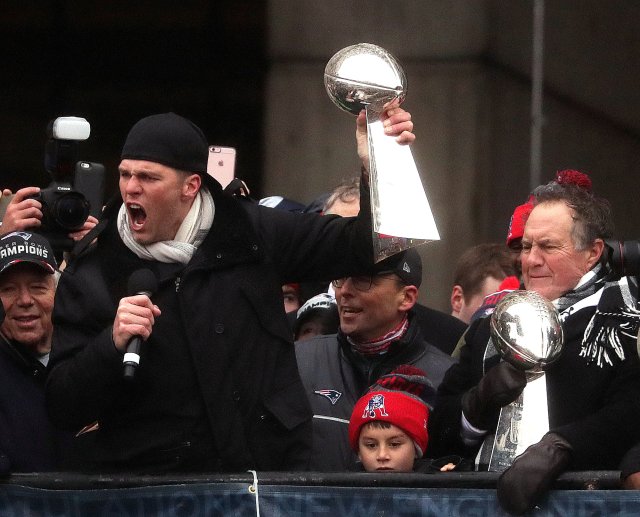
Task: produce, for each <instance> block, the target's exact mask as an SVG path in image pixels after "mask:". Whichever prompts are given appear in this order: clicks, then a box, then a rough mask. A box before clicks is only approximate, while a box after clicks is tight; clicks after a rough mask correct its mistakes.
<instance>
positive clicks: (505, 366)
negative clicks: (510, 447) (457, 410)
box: [462, 361, 527, 431]
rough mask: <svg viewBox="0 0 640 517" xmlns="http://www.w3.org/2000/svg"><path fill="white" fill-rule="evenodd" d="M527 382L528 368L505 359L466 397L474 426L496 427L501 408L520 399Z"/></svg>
mask: <svg viewBox="0 0 640 517" xmlns="http://www.w3.org/2000/svg"><path fill="white" fill-rule="evenodd" d="M526 384H527V375H526V373H525V372H524V371H522V370H518V369H517V368H516V367H515V366H511V365H510V364H509V363H507V362H505V361H501V362H500V363H498V364H497V365H496V366H494V367H493V368H491V370H489V371H488V372H487V373H485V374H484V377H482V379H480V382H479V383H478V384H477V385H476V386H475V387H473V388H471V389H470V390H469V391H467V392H466V393H465V394H464V395H463V396H462V412H463V413H464V416H465V418H466V419H467V420H468V422H469V423H470V424H471V425H472V426H474V427H477V428H478V429H482V430H485V431H486V430H489V429H491V428H492V427H493V426H495V423H496V420H497V419H498V413H499V412H500V408H501V407H502V406H506V405H507V404H509V403H510V402H513V401H514V400H516V399H517V398H518V395H520V393H522V390H523V389H524V387H525V386H526Z"/></svg>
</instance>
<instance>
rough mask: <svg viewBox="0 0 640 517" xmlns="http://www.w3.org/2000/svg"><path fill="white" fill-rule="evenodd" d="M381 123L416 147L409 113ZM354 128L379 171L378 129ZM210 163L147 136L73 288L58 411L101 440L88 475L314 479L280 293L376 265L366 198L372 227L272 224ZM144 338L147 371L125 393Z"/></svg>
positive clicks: (157, 127)
mask: <svg viewBox="0 0 640 517" xmlns="http://www.w3.org/2000/svg"><path fill="white" fill-rule="evenodd" d="M383 118H384V120H385V126H386V127H387V128H388V129H387V133H388V134H390V135H392V136H395V137H396V138H397V140H398V141H399V142H401V143H410V142H412V141H413V139H414V135H413V133H412V132H411V131H412V129H413V124H412V122H411V116H410V115H409V113H407V112H405V111H404V110H402V109H400V108H397V107H390V108H388V109H387V110H386V112H385V114H384V117H383ZM356 126H357V131H356V136H357V143H358V153H359V155H360V158H361V159H362V161H363V164H364V167H365V168H366V167H367V166H368V156H367V134H366V121H365V117H364V114H361V115H360V116H359V117H358V119H357V123H356ZM207 155H208V146H207V140H206V139H205V137H204V136H203V134H202V132H201V131H200V129H199V128H198V127H197V126H195V125H194V124H193V123H192V122H190V121H189V120H187V119H184V118H182V117H180V116H178V115H175V114H173V113H165V114H161V115H153V116H150V117H146V118H144V119H142V120H140V121H139V122H137V123H136V124H135V125H134V126H133V128H132V129H131V131H130V132H129V135H128V136H127V139H126V141H125V144H124V147H123V149H122V156H121V157H122V161H121V163H120V166H119V174H120V181H119V186H120V195H121V199H117V200H114V201H112V202H110V203H109V204H108V205H107V207H106V208H105V210H104V213H103V217H102V220H101V221H100V223H99V224H98V226H97V227H96V228H95V230H94V231H93V232H91V233H90V234H89V235H87V237H86V238H85V239H84V241H83V242H81V243H80V245H79V249H77V250H76V257H75V258H74V259H72V260H71V261H70V263H69V265H68V266H67V268H66V269H65V271H64V273H63V276H62V278H61V280H60V284H59V287H58V292H57V297H56V302H55V308H54V323H55V333H54V338H53V347H52V353H51V360H50V365H51V372H50V375H49V377H48V383H47V402H48V405H49V411H50V414H51V416H52V418H53V419H54V420H55V421H56V422H57V423H58V424H59V425H62V426H64V427H66V428H69V429H74V430H78V429H81V428H84V427H85V426H90V427H89V428H90V429H92V431H91V432H88V433H84V434H82V435H81V438H87V437H91V439H90V440H87V443H88V444H90V446H88V450H87V452H86V454H85V457H86V458H87V465H86V467H87V468H93V469H96V470H102V471H104V470H110V471H125V470H126V471H133V472H138V473H161V472H169V471H174V472H175V471H182V472H187V471H192V472H195V471H244V470H247V469H256V470H281V469H303V468H305V467H306V465H307V461H308V456H309V450H310V440H311V411H310V408H309V405H308V402H307V399H306V395H305V392H304V389H303V387H302V384H301V382H300V377H299V375H298V370H297V367H296V359H295V355H294V348H293V346H292V343H291V336H290V334H291V332H290V330H289V327H288V325H287V320H286V317H285V313H284V309H283V305H282V291H281V286H282V285H283V284H285V283H288V282H293V281H304V280H324V279H330V278H342V277H345V276H350V275H353V274H354V273H356V272H359V271H362V270H363V268H367V266H370V263H371V260H372V247H371V221H370V207H369V204H368V188H363V189H362V193H361V195H362V201H361V204H362V211H361V212H360V215H358V217H353V218H341V217H337V216H319V215H317V214H294V213H289V212H285V211H280V210H272V209H270V208H267V207H261V206H258V205H257V204H253V203H251V202H249V201H247V200H244V199H241V198H236V197H232V196H230V195H228V194H226V193H223V191H222V189H221V187H220V185H219V184H218V183H217V182H216V181H215V180H213V178H211V177H210V176H208V175H207V174H206V166H207ZM363 180H364V181H363V183H364V184H365V185H366V177H365V178H363ZM96 236H97V240H95V239H96ZM85 244H86V246H85ZM83 246H84V249H83ZM140 269H148V270H150V271H151V272H152V273H153V275H154V276H155V279H156V280H157V290H156V291H155V293H153V294H152V295H151V297H149V296H148V295H147V294H142V293H143V292H145V291H147V289H146V288H132V287H129V288H128V287H127V284H128V282H129V279H130V277H131V275H133V274H134V273H136V272H137V271H139V270H140ZM132 291H133V292H132ZM138 293H141V294H138ZM136 339H140V340H141V342H142V344H141V347H140V348H141V350H140V354H139V356H140V360H139V365H138V366H137V368H135V374H134V375H133V376H132V378H124V376H123V359H124V357H125V352H126V351H127V349H128V347H129V345H130V343H131V342H132V341H134V340H136ZM136 346H137V345H136ZM127 356H129V354H127ZM129 357H130V356H129ZM134 362H135V361H134ZM93 423H97V425H92V424H93Z"/></svg>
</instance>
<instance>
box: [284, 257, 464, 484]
mask: <svg viewBox="0 0 640 517" xmlns="http://www.w3.org/2000/svg"><path fill="white" fill-rule="evenodd" d="M332 283H333V287H334V289H335V293H336V301H337V303H338V310H339V313H340V329H339V330H338V333H337V334H333V335H328V336H318V337H316V338H313V339H309V340H306V341H303V342H298V343H296V357H297V360H298V368H299V370H300V377H301V378H302V383H303V384H304V387H305V390H306V392H307V396H308V397H309V401H310V403H311V408H312V410H313V450H312V457H311V470H316V471H325V472H326V471H345V470H353V469H354V468H355V467H356V463H355V455H354V454H353V452H352V451H351V448H350V446H349V438H348V426H349V417H350V416H351V412H352V411H353V407H354V405H355V403H356V401H357V400H358V399H359V398H360V397H361V396H362V395H364V394H365V392H366V391H367V388H369V386H371V385H372V384H374V383H375V381H376V380H377V379H378V378H379V377H380V376H382V375H385V374H388V373H390V372H391V371H392V370H393V369H394V368H395V367H396V366H398V365H401V364H410V365H413V366H416V367H418V368H420V369H421V370H423V371H424V372H426V374H427V378H428V379H429V380H430V382H431V383H432V384H433V388H434V390H433V393H434V394H435V390H436V389H437V387H438V385H439V384H440V382H441V380H442V378H443V376H444V373H445V372H446V371H447V369H448V368H449V366H450V365H451V364H452V363H453V360H452V359H451V358H450V357H449V356H448V355H446V354H444V353H443V352H441V351H440V350H438V349H437V348H435V347H434V346H432V345H430V344H429V343H427V342H426V341H425V340H424V339H423V337H422V332H421V330H420V326H419V324H418V321H417V318H415V317H414V313H413V310H412V309H413V307H414V305H415V304H416V301H417V299H418V288H419V287H420V284H421V283H422V261H421V259H420V255H419V254H418V253H417V252H416V251H415V250H413V249H409V250H407V251H405V252H403V253H399V254H398V255H395V256H393V257H390V258H388V259H386V260H384V261H383V262H381V263H380V264H379V265H378V267H377V268H376V272H375V273H372V274H370V275H364V276H354V277H347V278H340V279H337V280H334V281H333V282H332ZM430 402H431V401H430Z"/></svg>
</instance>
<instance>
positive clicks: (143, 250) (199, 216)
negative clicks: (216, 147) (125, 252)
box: [118, 189, 215, 264]
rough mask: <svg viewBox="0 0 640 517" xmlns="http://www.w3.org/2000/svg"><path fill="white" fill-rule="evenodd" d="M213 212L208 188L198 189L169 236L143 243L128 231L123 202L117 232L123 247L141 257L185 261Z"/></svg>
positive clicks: (125, 209)
mask: <svg viewBox="0 0 640 517" xmlns="http://www.w3.org/2000/svg"><path fill="white" fill-rule="evenodd" d="M214 213H215V205H214V203H213V197H212V196H211V194H210V193H209V191H208V190H206V189H200V191H199V192H198V194H197V196H196V198H195V199H194V201H193V205H191V208H190V209H189V213H187V216H186V217H185V218H184V220H183V221H182V224H181V225H180V228H178V233H176V236H175V237H174V238H173V240H170V241H159V242H154V243H151V244H147V245H144V244H139V243H138V242H136V241H135V239H134V238H133V235H131V229H130V228H129V213H128V212H127V208H126V207H125V205H124V204H123V205H122V206H121V207H120V211H119V212H118V233H119V234H120V238H121V239H122V242H124V244H125V245H126V246H127V248H129V249H130V250H131V251H133V252H134V253H135V254H136V255H137V256H138V257H140V258H141V259H145V260H156V261H158V262H166V263H173V262H178V263H180V264H187V263H188V262H189V261H190V260H191V257H192V256H193V254H194V253H195V252H196V249H198V246H200V244H202V241H203V240H204V238H205V237H206V236H207V233H208V232H209V229H210V228H211V224H212V223H213V216H214Z"/></svg>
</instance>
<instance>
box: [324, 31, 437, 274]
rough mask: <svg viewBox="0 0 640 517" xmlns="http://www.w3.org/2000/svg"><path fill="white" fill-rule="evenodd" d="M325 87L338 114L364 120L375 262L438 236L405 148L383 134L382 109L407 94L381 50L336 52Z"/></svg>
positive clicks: (397, 68) (364, 45)
mask: <svg viewBox="0 0 640 517" xmlns="http://www.w3.org/2000/svg"><path fill="white" fill-rule="evenodd" d="M324 84H325V87H326V89H327V93H328V94H329V97H330V98H331V100H332V101H333V102H334V103H335V104H336V106H338V107H339V108H340V109H342V110H344V111H346V112H348V113H351V114H354V115H358V114H359V113H360V111H362V110H363V109H364V110H366V114H367V129H368V134H369V161H370V169H371V170H370V171H369V176H370V181H369V187H370V192H371V212H372V213H371V216H372V222H373V233H374V235H373V242H374V257H375V260H376V262H378V261H380V260H382V259H384V258H386V257H388V256H390V255H393V254H395V253H398V252H400V251H403V250H405V249H407V248H411V247H414V246H417V245H419V244H423V243H425V242H428V241H432V240H439V239H440V236H439V234H438V230H437V228H436V224H435V221H434V218H433V214H432V212H431V208H430V206H429V202H428V201H427V196H426V194H425V191H424V188H423V186H422V182H421V181H420V175H419V174H418V170H417V168H416V164H415V162H414V160H413V156H412V155H411V150H410V149H409V147H408V146H402V145H400V144H398V143H397V142H396V141H395V139H394V138H393V137H390V136H388V135H385V134H384V129H383V126H382V121H381V119H380V116H381V114H382V112H383V109H384V106H385V105H386V104H387V103H389V102H391V101H393V100H394V99H398V100H399V101H400V102H402V101H403V100H404V98H405V96H406V93H407V78H406V75H405V73H404V71H403V70H402V68H401V67H400V65H399V64H398V62H397V61H396V59H395V58H394V57H393V56H392V55H391V54H389V52H387V51H386V50H384V49H383V48H380V47H378V46H376V45H372V44H369V43H359V44H357V45H352V46H350V47H346V48H344V49H342V50H340V51H339V52H337V53H336V54H335V55H334V56H333V57H332V58H331V59H330V60H329V62H328V63H327V66H326V67H325V71H324Z"/></svg>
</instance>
